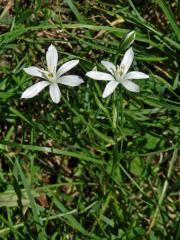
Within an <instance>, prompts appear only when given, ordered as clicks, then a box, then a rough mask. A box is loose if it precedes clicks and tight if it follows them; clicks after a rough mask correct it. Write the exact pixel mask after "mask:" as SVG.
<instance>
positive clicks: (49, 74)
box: [21, 44, 83, 103]
mask: <svg viewBox="0 0 180 240" xmlns="http://www.w3.org/2000/svg"><path fill="white" fill-rule="evenodd" d="M46 62H47V71H46V70H44V69H40V68H38V67H34V66H32V67H28V68H24V69H23V70H24V71H25V72H26V73H28V74H30V75H32V76H36V77H40V78H43V79H45V80H43V81H40V82H38V83H35V84H34V85H32V86H31V87H29V88H27V89H26V90H25V91H24V92H23V93H22V96H21V98H32V97H34V96H36V95H37V94H38V93H39V92H40V91H42V90H43V89H44V88H45V87H47V86H49V93H50V96H51V98H52V100H53V102H55V103H59V101H60V98H61V92H60V89H59V86H58V83H60V84H63V85H67V86H71V87H75V86H78V85H80V84H81V83H83V79H82V78H81V77H79V76H76V75H67V76H63V74H64V73H66V72H67V71H69V70H70V69H72V68H73V67H75V66H76V65H77V64H78V63H79V60H71V61H69V62H66V63H64V64H63V65H62V66H61V67H60V68H59V69H58V71H57V63H58V53H57V49H56V47H55V46H53V45H52V44H51V45H50V47H49V48H48V51H47V53H46Z"/></svg>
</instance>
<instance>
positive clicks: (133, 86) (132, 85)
mask: <svg viewBox="0 0 180 240" xmlns="http://www.w3.org/2000/svg"><path fill="white" fill-rule="evenodd" d="M121 84H122V85H123V86H124V87H125V88H126V89H127V90H129V91H131V92H139V86H138V85H137V84H136V83H134V82H132V81H129V80H123V81H122V82H121Z"/></svg>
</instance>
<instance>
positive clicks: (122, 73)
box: [115, 65, 125, 81]
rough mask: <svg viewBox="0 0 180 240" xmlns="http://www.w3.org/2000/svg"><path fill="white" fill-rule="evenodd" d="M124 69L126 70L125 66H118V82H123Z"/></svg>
mask: <svg viewBox="0 0 180 240" xmlns="http://www.w3.org/2000/svg"><path fill="white" fill-rule="evenodd" d="M124 69H125V66H124V65H120V66H117V70H116V74H115V75H116V80H117V81H121V80H122V77H123V75H124Z"/></svg>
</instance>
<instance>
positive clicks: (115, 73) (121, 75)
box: [86, 48, 149, 98]
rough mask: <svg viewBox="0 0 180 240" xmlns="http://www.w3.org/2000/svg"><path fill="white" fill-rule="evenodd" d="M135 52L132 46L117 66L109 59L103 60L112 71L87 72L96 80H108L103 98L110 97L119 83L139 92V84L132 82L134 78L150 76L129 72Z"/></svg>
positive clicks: (87, 74)
mask: <svg viewBox="0 0 180 240" xmlns="http://www.w3.org/2000/svg"><path fill="white" fill-rule="evenodd" d="M133 58H134V52H133V50H132V48H130V49H128V50H127V51H126V52H125V54H124V57H123V59H122V62H121V64H120V65H118V66H115V65H114V64H113V63H111V62H108V61H101V63H102V65H103V66H104V67H105V68H106V69H107V71H108V72H109V73H110V74H109V73H105V72H99V71H90V72H87V73H86V76H88V77H90V78H92V79H94V80H104V81H108V84H107V85H106V87H105V89H104V92H103V98H106V97H108V96H109V95H111V94H112V93H113V91H114V90H115V89H116V88H117V86H118V85H119V84H122V85H123V86H124V87H125V88H126V89H127V90H129V91H131V92H139V86H138V85H137V84H135V83H134V82H132V79H145V78H149V76H148V75H147V74H145V73H142V72H138V71H132V72H129V73H128V70H129V68H130V66H131V64H132V62H133Z"/></svg>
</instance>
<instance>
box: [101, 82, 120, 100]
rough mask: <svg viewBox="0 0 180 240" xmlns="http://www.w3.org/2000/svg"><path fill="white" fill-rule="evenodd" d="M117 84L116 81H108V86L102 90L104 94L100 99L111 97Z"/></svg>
mask: <svg viewBox="0 0 180 240" xmlns="http://www.w3.org/2000/svg"><path fill="white" fill-rule="evenodd" d="M118 84H119V83H118V82H116V81H110V82H108V84H107V85H106V87H105V89H104V92H103V95H102V97H103V98H106V97H108V96H109V95H111V93H112V92H114V90H115V89H116V87H117V86H118Z"/></svg>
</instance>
